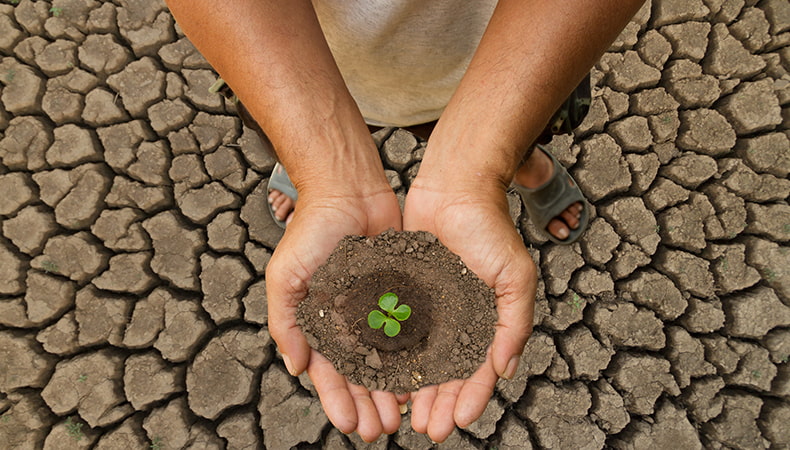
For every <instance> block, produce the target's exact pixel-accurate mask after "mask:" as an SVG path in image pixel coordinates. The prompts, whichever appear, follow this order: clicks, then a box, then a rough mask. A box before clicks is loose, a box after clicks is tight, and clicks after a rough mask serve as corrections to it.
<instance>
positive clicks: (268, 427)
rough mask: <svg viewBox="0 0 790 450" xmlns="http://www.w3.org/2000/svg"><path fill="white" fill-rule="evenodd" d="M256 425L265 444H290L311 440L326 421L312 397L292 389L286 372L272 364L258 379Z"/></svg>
mask: <svg viewBox="0 0 790 450" xmlns="http://www.w3.org/2000/svg"><path fill="white" fill-rule="evenodd" d="M261 391H262V392H264V395H261V400H260V402H259V404H258V411H259V412H260V413H261V416H260V417H261V419H260V427H261V429H262V430H263V440H264V445H265V446H266V448H290V447H292V446H294V445H296V444H298V443H300V442H309V443H313V442H316V441H318V439H319V438H320V437H321V431H322V430H323V429H324V426H325V425H326V424H327V423H328V422H329V421H328V419H327V417H326V415H325V414H324V411H323V409H322V408H321V405H320V403H319V401H318V399H316V398H314V397H308V396H307V395H305V394H303V393H300V392H296V386H295V384H294V382H293V381H292V380H291V377H290V375H288V373H287V372H286V371H285V370H284V369H282V368H280V366H278V365H272V366H271V367H269V369H268V370H267V371H266V372H264V374H263V377H262V379H261Z"/></svg>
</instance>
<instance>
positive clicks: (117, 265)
mask: <svg viewBox="0 0 790 450" xmlns="http://www.w3.org/2000/svg"><path fill="white" fill-rule="evenodd" d="M150 261H151V252H139V253H123V254H119V255H114V256H113V257H111V258H110V268H109V269H107V270H106V271H105V272H104V273H102V274H101V275H99V276H98V277H97V278H94V279H93V281H92V283H93V285H94V286H96V287H97V288H99V289H103V290H105V291H110V292H121V293H130V294H137V295H140V294H143V293H145V292H147V291H148V290H150V289H151V288H152V287H153V286H154V285H155V284H156V283H157V278H156V277H155V276H154V274H153V273H152V272H151V269H150V268H149V263H150Z"/></svg>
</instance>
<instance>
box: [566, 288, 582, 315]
mask: <svg viewBox="0 0 790 450" xmlns="http://www.w3.org/2000/svg"><path fill="white" fill-rule="evenodd" d="M568 304H569V305H570V306H571V308H573V312H579V311H581V309H582V307H583V306H584V300H582V298H581V297H579V294H577V293H575V292H574V293H573V299H572V300H568Z"/></svg>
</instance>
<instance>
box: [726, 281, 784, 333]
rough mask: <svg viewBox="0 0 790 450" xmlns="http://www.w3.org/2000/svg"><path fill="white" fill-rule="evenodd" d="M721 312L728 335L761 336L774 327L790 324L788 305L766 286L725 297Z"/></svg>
mask: <svg viewBox="0 0 790 450" xmlns="http://www.w3.org/2000/svg"><path fill="white" fill-rule="evenodd" d="M724 312H725V314H726V316H727V321H726V323H725V329H726V330H727V332H728V333H729V334H730V335H732V336H740V337H749V338H762V337H763V336H764V335H765V334H766V333H768V332H769V331H771V330H772V329H773V328H775V327H782V326H788V325H790V307H788V306H786V305H784V304H783V303H782V302H781V301H780V300H779V298H778V297H777V296H776V294H775V293H774V292H773V290H772V289H770V288H767V287H758V288H756V289H755V290H753V291H751V292H746V293H743V294H740V295H733V296H731V297H729V298H728V301H727V302H725V303H724Z"/></svg>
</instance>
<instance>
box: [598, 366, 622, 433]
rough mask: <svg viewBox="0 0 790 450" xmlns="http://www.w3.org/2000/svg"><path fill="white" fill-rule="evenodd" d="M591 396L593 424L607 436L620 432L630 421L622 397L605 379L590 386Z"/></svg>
mask: <svg viewBox="0 0 790 450" xmlns="http://www.w3.org/2000/svg"><path fill="white" fill-rule="evenodd" d="M590 394H591V395H592V408H591V409H590V413H591V416H592V417H593V418H594V420H595V424H596V425H598V427H599V428H601V429H602V430H604V431H605V432H607V433H608V434H616V433H618V432H620V430H622V429H623V428H625V426H626V425H628V423H629V422H630V420H631V417H630V415H629V414H628V411H626V409H625V403H624V402H623V397H621V396H620V394H618V393H617V391H616V390H615V389H614V388H613V387H612V385H611V384H609V382H608V381H606V380H605V379H599V380H598V381H597V382H595V383H594V384H592V385H590Z"/></svg>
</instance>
